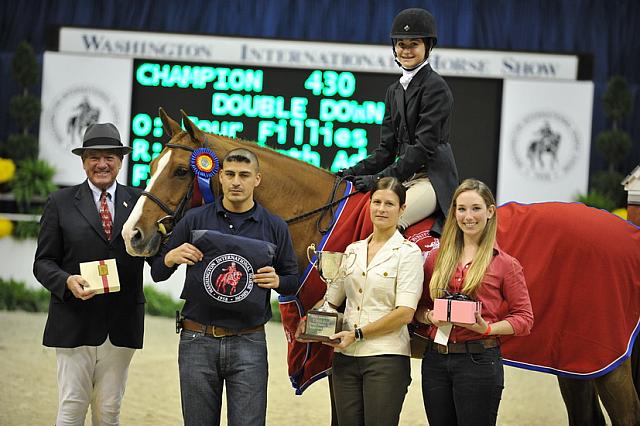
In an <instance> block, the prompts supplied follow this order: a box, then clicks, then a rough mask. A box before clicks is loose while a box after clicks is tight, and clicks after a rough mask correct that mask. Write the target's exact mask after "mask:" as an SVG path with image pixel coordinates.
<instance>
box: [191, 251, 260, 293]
mask: <svg viewBox="0 0 640 426" xmlns="http://www.w3.org/2000/svg"><path fill="white" fill-rule="evenodd" d="M203 284H204V289H205V290H206V292H207V293H208V294H209V296H211V297H213V298H214V299H216V300H217V301H219V302H223V303H237V302H240V301H242V300H244V299H245V298H246V297H247V296H248V295H249V293H251V289H253V267H252V266H251V264H250V263H249V261H248V260H247V259H245V258H244V257H242V256H240V255H237V254H223V255H221V256H218V257H216V258H215V259H213V260H212V261H211V262H209V264H208V265H207V267H206V268H205V270H204V273H203Z"/></svg>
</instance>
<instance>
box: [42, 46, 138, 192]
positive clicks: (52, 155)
mask: <svg viewBox="0 0 640 426" xmlns="http://www.w3.org/2000/svg"><path fill="white" fill-rule="evenodd" d="M131 62H132V61H131V60H130V59H124V58H103V57H89V56H87V55H70V54H61V53H52V52H45V54H44V62H43V73H42V74H43V76H42V98H41V99H42V113H41V117H40V136H39V142H40V158H42V159H44V160H47V161H48V162H49V163H50V164H52V165H53V166H54V167H55V168H56V174H55V176H54V179H53V180H54V182H55V183H56V184H58V185H75V184H77V183H80V182H82V180H84V179H85V178H86V176H85V174H84V171H83V170H82V168H81V167H79V164H78V157H77V156H76V155H74V154H72V153H71V150H72V149H73V148H76V147H79V146H81V145H82V137H83V135H84V132H85V130H86V128H87V126H89V125H90V124H93V123H105V122H110V123H113V124H115V126H116V127H117V128H118V130H119V132H120V137H121V139H122V143H123V144H124V145H125V146H126V145H129V143H128V140H127V136H128V134H129V113H130V105H131V70H132V63H131ZM126 161H127V157H125V158H124V161H123V167H122V169H121V171H120V175H119V176H118V178H119V180H120V181H121V182H123V183H124V182H125V175H126V170H127V164H126Z"/></svg>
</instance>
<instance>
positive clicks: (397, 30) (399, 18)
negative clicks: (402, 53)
mask: <svg viewBox="0 0 640 426" xmlns="http://www.w3.org/2000/svg"><path fill="white" fill-rule="evenodd" d="M403 38H421V39H423V40H424V44H425V46H427V56H428V55H429V50H430V47H433V46H435V45H436V43H437V42H438V28H437V26H436V18H434V17H433V15H432V14H431V13H430V12H429V11H428V10H425V9H421V8H418V7H412V8H410V9H405V10H403V11H401V12H400V13H398V14H397V15H396V17H395V18H394V19H393V23H392V24H391V47H392V49H393V56H394V57H395V56H396V49H395V40H396V39H403ZM429 39H431V40H432V41H431V44H429Z"/></svg>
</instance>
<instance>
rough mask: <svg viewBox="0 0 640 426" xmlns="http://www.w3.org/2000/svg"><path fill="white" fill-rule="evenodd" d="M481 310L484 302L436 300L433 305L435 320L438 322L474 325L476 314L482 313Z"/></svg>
mask: <svg viewBox="0 0 640 426" xmlns="http://www.w3.org/2000/svg"><path fill="white" fill-rule="evenodd" d="M481 310H482V302H473V301H468V300H451V299H436V300H435V301H434V303H433V318H435V319H437V320H438V321H447V322H459V323H462V324H474V323H475V322H476V312H481Z"/></svg>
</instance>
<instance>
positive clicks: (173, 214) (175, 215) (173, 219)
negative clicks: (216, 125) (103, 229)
mask: <svg viewBox="0 0 640 426" xmlns="http://www.w3.org/2000/svg"><path fill="white" fill-rule="evenodd" d="M203 145H204V144H203ZM165 147H166V148H167V147H168V148H177V149H183V150H185V151H189V152H193V151H195V148H191V147H190V146H187V145H178V144H175V143H167V144H165ZM191 173H193V172H191ZM344 180H345V178H344V177H338V178H337V179H336V180H335V182H334V184H333V188H332V190H331V195H330V196H329V200H328V201H327V203H326V204H325V205H323V206H320V207H318V208H317V209H313V210H311V211H308V212H306V213H302V214H300V215H298V216H294V217H292V218H290V219H287V220H285V222H286V223H287V224H290V223H296V222H300V221H303V220H305V219H307V218H309V217H311V216H314V215H316V214H318V213H320V217H318V220H317V221H316V228H317V230H318V232H319V233H320V234H321V235H324V234H326V233H327V232H329V230H330V229H331V228H332V227H333V225H335V223H336V220H337V218H336V217H335V214H334V210H333V208H334V207H335V206H337V205H338V204H340V203H341V202H342V201H344V200H346V199H347V198H349V197H351V196H352V195H354V194H356V192H352V193H350V194H347V195H345V196H344V197H341V198H339V199H337V200H336V199H335V197H336V193H337V192H338V188H339V187H340V184H341V183H342V182H343V181H344ZM194 182H195V174H194V178H193V179H191V183H190V184H189V188H188V189H187V192H186V193H185V194H184V196H183V197H182V200H180V203H178V207H176V209H175V211H174V210H171V208H170V207H169V206H167V204H166V203H165V202H163V201H162V200H161V199H160V198H158V197H157V196H155V195H154V194H152V193H151V192H148V191H142V193H141V194H140V195H141V196H145V197H147V198H149V199H150V200H151V201H153V202H154V203H156V205H157V206H158V207H160V208H161V209H162V211H164V212H165V213H166V214H167V215H166V216H164V217H161V218H160V219H158V220H157V221H156V224H157V225H158V230H159V232H160V233H161V234H162V236H163V238H164V239H166V238H167V237H168V236H169V235H170V234H171V231H173V227H174V226H175V224H176V223H177V222H178V221H179V220H180V219H182V217H183V216H184V214H185V213H186V211H187V203H189V201H190V200H191V197H192V196H193V185H194ZM327 211H329V212H330V213H331V221H330V222H329V224H328V225H327V227H326V228H322V219H323V218H324V216H325V214H326V213H327ZM165 221H169V222H170V223H171V231H169V232H167V229H166V226H165V224H164V222H165Z"/></svg>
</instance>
